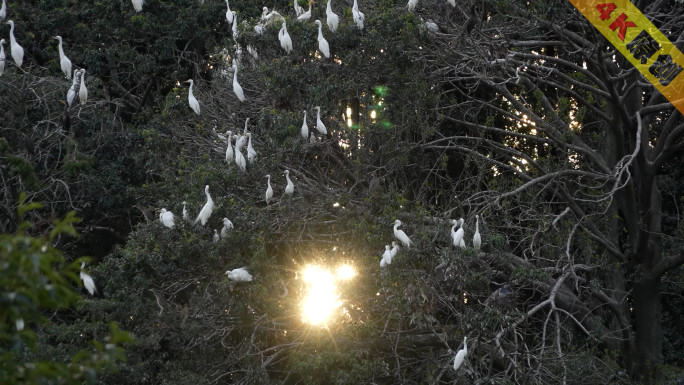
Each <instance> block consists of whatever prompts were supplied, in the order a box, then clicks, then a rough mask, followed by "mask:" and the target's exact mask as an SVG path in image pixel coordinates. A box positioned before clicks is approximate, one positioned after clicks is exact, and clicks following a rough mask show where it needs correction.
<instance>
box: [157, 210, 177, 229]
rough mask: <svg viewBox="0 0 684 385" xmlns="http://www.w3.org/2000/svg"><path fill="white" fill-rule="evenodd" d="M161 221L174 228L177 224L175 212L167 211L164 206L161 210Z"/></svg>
mask: <svg viewBox="0 0 684 385" xmlns="http://www.w3.org/2000/svg"><path fill="white" fill-rule="evenodd" d="M159 222H161V223H162V225H164V226H166V227H168V228H170V229H172V228H173V226H174V225H175V223H173V213H172V212H171V211H166V209H164V208H163V209H161V212H160V213H159Z"/></svg>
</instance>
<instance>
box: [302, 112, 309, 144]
mask: <svg viewBox="0 0 684 385" xmlns="http://www.w3.org/2000/svg"><path fill="white" fill-rule="evenodd" d="M300 134H301V135H302V138H304V140H307V139H309V125H308V124H306V110H304V123H302V130H301V131H300Z"/></svg>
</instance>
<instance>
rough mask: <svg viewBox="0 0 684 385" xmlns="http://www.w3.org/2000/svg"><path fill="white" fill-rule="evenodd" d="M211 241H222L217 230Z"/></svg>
mask: <svg viewBox="0 0 684 385" xmlns="http://www.w3.org/2000/svg"><path fill="white" fill-rule="evenodd" d="M211 240H212V241H213V242H214V243H218V241H220V240H221V237H220V236H219V234H218V231H217V230H216V229H214V236H213V237H212V238H211Z"/></svg>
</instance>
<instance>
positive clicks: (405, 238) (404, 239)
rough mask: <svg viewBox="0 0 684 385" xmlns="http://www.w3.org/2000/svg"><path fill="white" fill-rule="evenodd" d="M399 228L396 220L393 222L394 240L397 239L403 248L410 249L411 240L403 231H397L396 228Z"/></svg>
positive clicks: (398, 221)
mask: <svg viewBox="0 0 684 385" xmlns="http://www.w3.org/2000/svg"><path fill="white" fill-rule="evenodd" d="M399 226H401V221H400V220H398V219H397V220H395V221H394V238H397V239H398V240H399V242H401V243H402V244H403V245H404V246H406V247H411V240H410V239H409V237H408V235H406V233H405V232H404V230H399V229H398V228H397V227H399Z"/></svg>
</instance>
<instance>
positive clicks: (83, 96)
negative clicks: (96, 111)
mask: <svg viewBox="0 0 684 385" xmlns="http://www.w3.org/2000/svg"><path fill="white" fill-rule="evenodd" d="M85 76H86V70H85V69H82V70H81V87H80V88H79V89H78V100H79V102H80V103H81V104H85V103H86V102H87V101H88V89H87V88H86V84H85Z"/></svg>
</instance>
